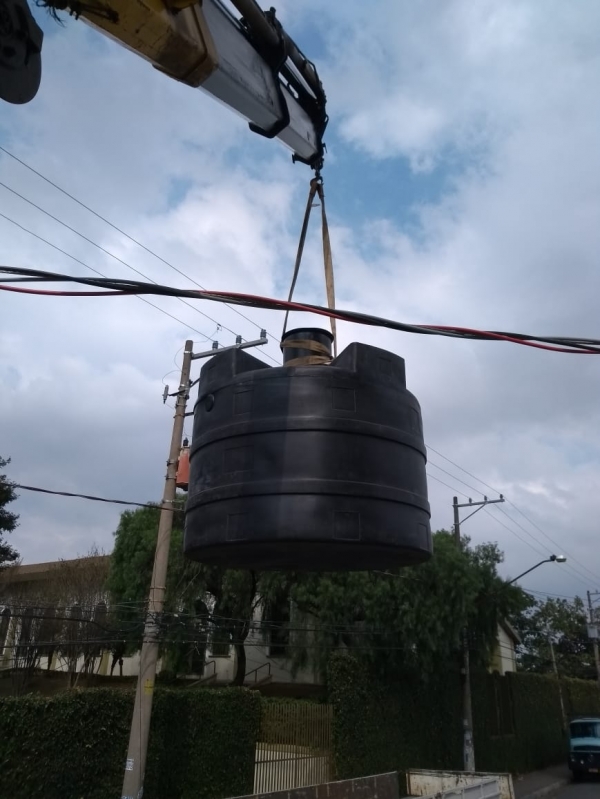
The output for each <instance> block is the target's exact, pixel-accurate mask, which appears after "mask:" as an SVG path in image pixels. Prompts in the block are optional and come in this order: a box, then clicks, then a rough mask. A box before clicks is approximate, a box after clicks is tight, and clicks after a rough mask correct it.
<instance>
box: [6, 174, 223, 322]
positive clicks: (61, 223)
mask: <svg viewBox="0 0 600 799" xmlns="http://www.w3.org/2000/svg"><path fill="white" fill-rule="evenodd" d="M0 186H2V187H3V188H4V189H6V190H7V191H9V192H11V194H14V195H15V196H16V197H19V199H21V200H23V202H26V203H28V204H29V205H31V206H32V207H33V208H35V209H37V210H38V211H40V212H41V213H42V214H45V215H46V216H47V217H49V218H50V219H52V220H54V221H55V222H57V223H58V224H59V225H62V226H63V227H64V228H66V229H67V230H70V231H71V233H74V234H75V235H76V236H79V238H81V239H83V240H84V241H87V242H88V244H91V245H92V246H93V247H96V248H97V249H98V250H100V251H101V252H103V253H104V254H105V255H108V256H109V257H110V258H114V260H115V261H118V262H119V263H120V264H123V266H125V267H126V268H127V269H131V271H132V272H135V273H136V274H137V275H140V277H143V278H144V280H149V281H150V282H151V283H155V284H156V282H157V281H156V280H153V279H152V278H151V277H148V275H146V274H144V272H142V271H141V270H140V269H136V267H135V266H132V265H131V264H129V263H127V261H124V260H123V259H122V258H120V257H119V256H118V255H115V254H114V253H112V252H111V251H110V250H107V249H106V248H105V247H103V246H102V245H101V244H98V243H97V242H95V241H93V239H90V238H88V236H85V235H84V234H83V233H80V232H79V231H78V230H76V229H75V228H74V227H71V225H68V224H67V223H66V222H63V221H62V220H61V219H59V218H58V217H57V216H54V214H51V213H50V211H46V209H45V208H42V207H41V206H40V205H37V203H34V202H33V201H32V200H29V199H28V198H27V197H25V196H24V195H23V194H19V192H18V191H15V189H12V188H11V187H10V186H7V185H6V183H2V181H0ZM177 299H178V300H179V302H181V303H183V305H187V307H188V308H191V309H192V310H193V311H195V312H196V313H198V314H200V315H201V316H204V317H205V318H206V319H208V320H209V321H210V322H212V323H213V324H215V325H217V326H219V327H223V325H221V324H220V322H217V320H216V319H213V318H212V316H209V315H208V314H205V313H204V312H203V311H201V310H200V309H199V308H196V306H195V305H192V304H191V303H190V302H187V300H184V299H183V298H182V297H177ZM225 330H229V328H227V327H226V328H225ZM229 332H230V333H232V334H233V335H234V336H235V335H237V333H236V332H235V331H233V330H229Z"/></svg>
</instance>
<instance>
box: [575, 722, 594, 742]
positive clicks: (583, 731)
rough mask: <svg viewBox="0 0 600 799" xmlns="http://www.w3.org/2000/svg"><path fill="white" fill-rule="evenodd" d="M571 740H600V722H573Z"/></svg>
mask: <svg viewBox="0 0 600 799" xmlns="http://www.w3.org/2000/svg"><path fill="white" fill-rule="evenodd" d="M571 738H600V721H574V722H573V723H572V724H571Z"/></svg>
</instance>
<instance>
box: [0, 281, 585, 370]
mask: <svg viewBox="0 0 600 799" xmlns="http://www.w3.org/2000/svg"><path fill="white" fill-rule="evenodd" d="M0 272H2V273H3V274H10V275H12V276H13V277H12V278H11V279H8V280H11V281H12V282H17V283H18V282H34V283H35V282H42V283H43V282H57V281H58V282H64V283H83V284H84V285H89V286H96V287H99V288H101V289H109V290H111V289H112V290H113V291H114V292H115V293H117V294H121V293H122V292H123V291H126V292H128V293H131V294H159V295H162V296H166V297H187V298H189V299H202V300H209V301H211V302H220V303H223V304H225V305H228V304H230V303H231V304H233V305H241V306H244V307H248V308H263V309H265V310H272V311H302V312H306V313H314V314H318V315H319V316H325V317H328V318H330V319H336V320H339V321H344V322H352V323H355V324H361V325H368V326H370V327H382V328H387V329H389V330H397V331H400V332H403V333H416V334H419V335H427V336H450V337H451V338H460V339H468V340H477V341H495V342H499V341H504V342H510V343H512V344H519V345H522V346H527V347H535V348H537V349H542V350H550V351H552V352H561V353H564V354H570V355H600V339H585V340H584V339H582V338H580V337H557V336H554V337H549V336H537V335H533V334H530V333H499V332H497V331H495V330H478V329H475V328H466V327H459V326H448V325H414V324H408V323H406V322H400V321H397V320H394V319H386V318H384V317H381V316H374V315H372V314H366V313H361V312H358V311H350V310H345V309H343V308H336V309H333V308H326V307H325V306H323V305H313V304H312V303H304V302H291V301H289V300H278V299H274V298H272V297H265V296H260V295H256V294H244V293H240V292H233V291H197V290H191V289H180V288H175V287H174V286H167V285H162V284H157V283H142V282H140V281H134V280H124V279H117V278H101V279H100V278H89V277H82V276H80V275H67V274H60V273H57V272H48V271H45V270H43V269H22V268H17V267H10V266H2V267H0ZM6 282H7V279H4V280H2V281H0V283H6ZM0 289H4V290H5V291H6V290H8V291H15V292H21V293H24V294H40V295H46V296H57V295H58V296H63V297H68V296H73V293H72V292H69V291H65V290H61V291H56V290H55V291H49V290H48V289H36V288H23V287H18V286H14V285H12V286H7V285H0ZM102 295H103V296H104V293H103V292H102ZM76 296H79V293H76Z"/></svg>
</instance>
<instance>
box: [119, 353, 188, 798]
mask: <svg viewBox="0 0 600 799" xmlns="http://www.w3.org/2000/svg"><path fill="white" fill-rule="evenodd" d="M192 347H193V342H192V341H186V342H185V349H184V353H183V363H182V365H181V378H180V380H179V390H178V391H177V400H176V402H175V416H174V419H173V433H172V435H171V447H170V449H169V460H168V461H167V476H166V479H165V488H164V493H163V501H162V504H161V511H160V520H159V523H158V537H157V540H156V553H155V555H154V568H153V569H152V582H151V584H150V595H149V597H148V610H147V615H146V622H145V624H144V638H143V640H142V651H141V654H140V671H139V674H138V680H137V686H136V689H135V702H134V705H133V718H132V721H131V731H130V733H129V747H128V749H127V760H126V762H125V776H124V778H123V791H122V797H121V799H141V797H142V795H143V786H144V774H145V771H146V755H147V752H148V737H149V735H150V717H151V714H152V700H153V698H154V682H155V679H156V664H157V662H158V647H159V623H160V615H161V613H162V611H163V606H164V602H165V586H166V582H167V567H168V563H169V545H170V543H171V530H172V528H173V513H174V510H175V507H174V501H175V495H176V491H177V486H176V477H177V462H178V460H179V452H180V449H181V439H182V436H183V423H184V420H185V408H186V404H187V399H188V390H189V383H190V370H191V366H192Z"/></svg>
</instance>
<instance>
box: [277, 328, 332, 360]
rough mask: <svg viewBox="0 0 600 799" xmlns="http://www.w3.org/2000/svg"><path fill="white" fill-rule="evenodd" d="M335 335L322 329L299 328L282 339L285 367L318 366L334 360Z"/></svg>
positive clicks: (288, 332)
mask: <svg viewBox="0 0 600 799" xmlns="http://www.w3.org/2000/svg"><path fill="white" fill-rule="evenodd" d="M332 344H333V335H332V334H331V333H330V332H329V330H323V329H321V328H320V327H297V328H295V329H294V330H288V331H286V332H285V333H284V334H283V336H282V338H281V350H282V352H283V365H284V366H318V365H322V364H327V363H330V362H331V360H332V355H331V345H332Z"/></svg>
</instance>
